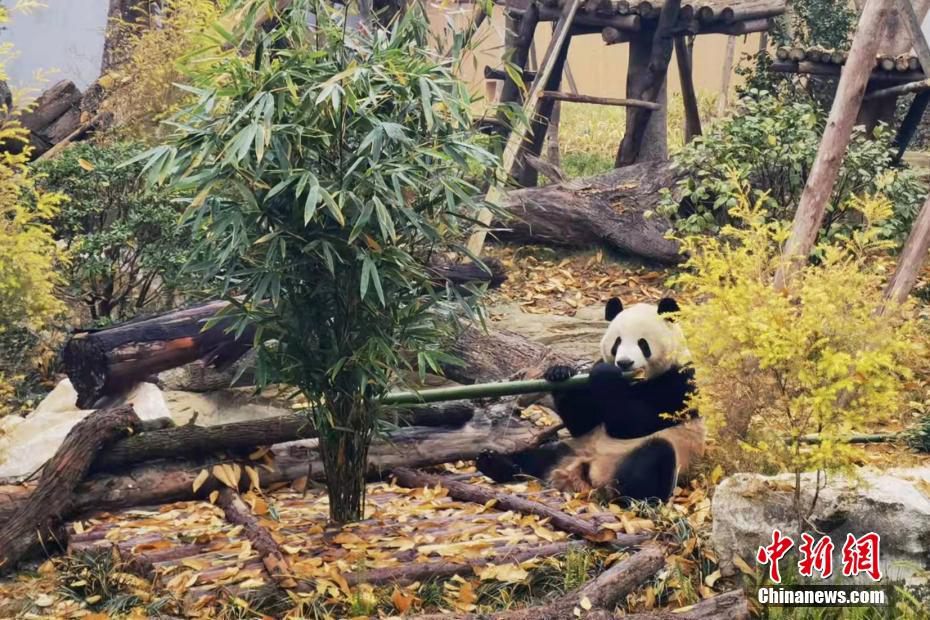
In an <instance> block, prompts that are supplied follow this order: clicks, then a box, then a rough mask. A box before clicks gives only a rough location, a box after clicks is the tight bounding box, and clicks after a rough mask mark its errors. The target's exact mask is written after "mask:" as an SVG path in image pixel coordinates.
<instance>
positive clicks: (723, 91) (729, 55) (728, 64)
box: [717, 35, 736, 117]
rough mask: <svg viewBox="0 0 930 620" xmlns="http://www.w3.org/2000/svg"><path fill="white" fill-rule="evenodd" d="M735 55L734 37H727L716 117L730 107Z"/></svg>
mask: <svg viewBox="0 0 930 620" xmlns="http://www.w3.org/2000/svg"><path fill="white" fill-rule="evenodd" d="M734 55H736V36H734V35H730V36H728V37H727V50H726V52H724V56H723V75H721V77H720V99H718V100H717V116H718V117H721V116H723V115H724V114H725V113H726V111H727V106H729V105H730V78H731V77H733V56H734Z"/></svg>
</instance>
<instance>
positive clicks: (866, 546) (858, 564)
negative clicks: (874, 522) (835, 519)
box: [843, 532, 882, 581]
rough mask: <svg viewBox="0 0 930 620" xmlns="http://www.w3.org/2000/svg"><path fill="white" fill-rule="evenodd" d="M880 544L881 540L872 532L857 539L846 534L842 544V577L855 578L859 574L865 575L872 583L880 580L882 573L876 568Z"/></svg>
mask: <svg viewBox="0 0 930 620" xmlns="http://www.w3.org/2000/svg"><path fill="white" fill-rule="evenodd" d="M880 543H881V538H880V537H879V535H878V534H876V533H874V532H870V533H868V534H863V535H862V536H860V537H859V538H856V537H855V536H853V535H852V534H847V535H846V542H845V543H844V544H843V575H844V576H846V577H855V576H856V575H858V574H859V573H865V574H866V575H868V576H869V577H871V578H872V581H878V580H879V579H881V578H882V572H881V569H880V568H879V566H878V553H879V551H878V548H879V544H880Z"/></svg>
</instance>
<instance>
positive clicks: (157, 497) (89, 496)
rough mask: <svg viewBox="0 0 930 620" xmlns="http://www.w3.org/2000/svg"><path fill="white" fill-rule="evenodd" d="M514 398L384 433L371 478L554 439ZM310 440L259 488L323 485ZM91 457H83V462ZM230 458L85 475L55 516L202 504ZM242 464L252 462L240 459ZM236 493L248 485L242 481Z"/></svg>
mask: <svg viewBox="0 0 930 620" xmlns="http://www.w3.org/2000/svg"><path fill="white" fill-rule="evenodd" d="M515 410H516V402H515V401H514V400H512V399H508V400H504V401H501V402H496V403H493V404H492V405H489V406H488V407H487V408H486V409H485V410H484V411H485V412H486V414H485V415H483V416H481V417H480V418H478V419H475V420H472V422H471V423H470V424H468V425H467V426H465V427H464V428H461V429H446V428H440V429H435V428H426V427H420V426H411V427H408V428H401V429H398V430H397V431H394V432H390V433H386V436H385V438H384V439H381V440H378V441H375V442H373V443H372V445H371V447H370V448H369V459H368V471H367V473H366V476H367V478H368V479H369V480H379V479H381V478H382V477H383V476H384V474H385V473H387V472H389V471H391V470H393V469H396V468H398V467H411V468H416V467H427V466H430V465H439V464H442V463H451V462H455V461H460V460H473V459H475V458H477V456H478V454H479V453H480V452H481V451H482V450H484V449H489V450H494V451H496V452H502V453H506V454H512V453H515V452H520V451H522V450H526V449H527V448H531V447H534V446H538V445H540V444H541V443H543V442H545V441H547V440H548V439H550V438H551V437H552V428H538V427H535V426H533V425H531V424H529V423H527V422H524V421H522V420H520V419H519V418H516V417H515V416H514V415H513V414H514V412H515ZM315 444H316V441H315V440H313V439H311V440H307V442H293V443H289V444H283V445H278V446H274V447H273V448H272V449H271V451H270V455H271V456H272V458H273V463H274V464H273V467H271V468H270V469H266V468H265V467H259V468H257V470H258V473H259V478H260V482H261V487H262V488H263V489H264V488H268V487H270V486H272V485H276V484H279V483H288V482H293V481H295V480H299V479H303V478H308V477H309V478H311V479H313V480H324V479H325V475H324V471H323V461H322V459H321V458H320V455H319V451H318V450H317V447H316V445H315ZM91 459H92V455H91V456H89V457H88V465H89V464H90V460H91ZM236 462H237V461H236V460H235V459H228V458H226V459H223V458H215V457H205V458H201V459H188V460H172V461H160V462H157V463H147V464H142V465H137V466H135V467H130V468H128V469H127V470H126V471H124V472H122V473H120V474H106V473H100V474H95V475H91V476H89V477H88V478H86V479H85V480H84V481H83V482H81V483H80V484H78V486H77V488H76V490H75V492H74V494H73V500H72V501H71V502H70V503H69V504H68V505H66V506H63V507H62V510H61V512H60V517H61V518H62V519H73V518H76V517H79V516H81V515H84V514H88V513H96V512H102V511H114V510H120V509H123V508H131V507H134V506H151V505H157V504H166V503H169V502H174V501H186V500H194V499H203V498H206V497H208V496H209V494H210V492H211V491H214V490H220V488H222V487H221V485H220V483H219V482H218V481H217V480H215V479H213V478H212V477H211V478H209V479H208V480H207V481H206V482H204V483H203V485H202V486H200V488H199V489H198V490H197V491H196V492H195V491H194V490H193V484H194V480H196V479H197V476H198V475H200V472H201V471H202V470H204V469H207V470H210V469H211V468H212V467H213V466H215V465H217V464H220V463H236ZM240 464H241V465H246V464H250V463H249V462H248V461H240ZM240 483H241V489H240V490H245V489H246V488H247V487H248V480H247V479H246V477H245V476H243V477H242V479H241V480H240ZM35 488H36V485H15V486H14V485H10V486H6V487H2V488H0V528H3V527H4V524H5V523H6V522H7V520H8V519H10V518H11V517H12V516H13V515H16V513H17V512H18V511H19V510H20V509H21V508H22V507H23V506H24V505H25V504H26V503H27V502H28V501H29V498H30V496H31V494H32V492H33V490H34V489H35Z"/></svg>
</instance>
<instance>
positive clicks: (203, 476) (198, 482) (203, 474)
mask: <svg viewBox="0 0 930 620" xmlns="http://www.w3.org/2000/svg"><path fill="white" fill-rule="evenodd" d="M209 477H210V472H208V471H207V470H206V469H201V470H200V473H199V474H197V477H196V478H194V484H193V489H194V493H196V492H197V491H199V490H200V487H202V486H203V483H204V482H206V481H207V478H209Z"/></svg>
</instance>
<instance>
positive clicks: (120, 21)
mask: <svg viewBox="0 0 930 620" xmlns="http://www.w3.org/2000/svg"><path fill="white" fill-rule="evenodd" d="M148 8H149V0H110V8H109V10H108V12H107V28H106V34H105V35H104V40H103V58H102V59H101V62H100V73H101V75H102V74H105V73H107V72H108V71H109V70H110V69H112V68H114V67H116V66H118V65H119V64H121V63H122V62H123V61H125V60H126V57H127V54H128V52H129V49H127V48H128V45H129V37H130V35H131V34H132V32H133V30H134V29H137V28H139V27H140V26H142V25H143V24H144V23H145V22H146V21H147V20H148Z"/></svg>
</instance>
